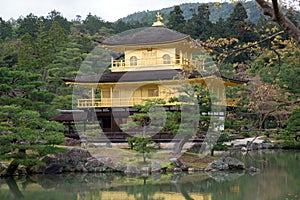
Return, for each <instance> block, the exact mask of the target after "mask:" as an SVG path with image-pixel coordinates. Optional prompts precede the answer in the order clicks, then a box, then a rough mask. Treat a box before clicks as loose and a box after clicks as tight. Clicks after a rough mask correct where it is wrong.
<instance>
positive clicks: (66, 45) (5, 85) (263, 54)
mask: <svg viewBox="0 0 300 200" xmlns="http://www.w3.org/2000/svg"><path fill="white" fill-rule="evenodd" d="M252 7H256V6H255V5H253V2H247V3H246V4H242V3H236V4H222V5H221V7H220V8H217V7H216V8H212V4H200V5H198V4H183V5H181V6H175V7H172V8H166V9H162V10H161V12H162V13H164V15H165V16H164V18H165V19H164V20H165V21H164V22H165V24H166V26H167V27H168V28H170V29H174V30H177V31H180V32H183V33H186V34H189V35H191V36H192V37H193V38H194V39H196V40H197V41H198V42H199V43H200V44H201V45H203V46H204V47H205V48H206V50H207V51H208V52H209V53H210V54H211V56H212V57H213V58H214V60H215V62H216V64H217V66H218V68H219V71H220V72H221V73H222V74H223V75H224V76H227V77H229V78H232V77H239V78H245V79H248V80H250V82H249V84H248V85H247V86H245V87H244V88H235V89H234V90H230V91H227V94H226V95H227V96H228V97H237V98H239V99H240V105H239V107H238V108H236V109H234V110H232V111H230V112H228V117H227V120H226V130H227V131H228V132H241V131H243V130H244V128H245V127H248V129H249V128H252V129H260V130H261V129H270V128H278V132H280V133H282V134H283V136H284V137H288V136H290V135H291V134H294V133H295V130H298V131H299V130H300V128H299V124H298V125H297V123H298V122H297V123H294V122H293V120H294V119H295V118H291V119H290V120H288V119H289V117H290V116H293V115H298V114H299V112H298V111H297V110H295V111H294V112H293V109H294V108H296V107H298V106H299V94H300V83H299V80H300V60H299V57H300V51H299V48H297V46H296V44H295V42H294V41H293V39H292V38H291V37H290V36H289V35H287V34H286V33H284V32H283V31H282V30H281V28H280V27H279V26H278V25H277V24H275V23H273V22H272V21H270V20H269V19H266V18H265V17H263V16H262V15H260V14H258V12H257V11H253V10H251V9H250V8H252ZM191 8H192V9H193V11H192V12H191V11H189V10H190V9H191ZM211 9H213V10H211ZM249 15H250V16H249ZM286 15H287V16H288V17H289V18H290V20H291V21H292V22H294V24H295V25H296V26H297V27H298V28H299V21H298V20H297V18H296V16H297V15H298V16H299V13H297V12H292V11H289V12H288V13H287V14H286ZM0 17H1V16H0ZM220 17H221V18H220ZM249 17H250V20H249ZM153 21H155V16H154V13H152V12H146V13H144V12H141V13H136V14H133V15H131V16H128V17H127V18H124V19H123V20H119V21H117V22H115V23H112V22H106V21H103V20H102V19H101V16H96V15H92V14H90V15H88V16H86V18H85V19H83V20H77V21H68V20H67V19H66V18H64V16H63V13H60V12H58V11H55V10H54V11H51V12H50V13H49V15H47V16H42V17H37V16H35V15H34V13H31V14H28V15H27V16H26V17H23V18H19V19H15V20H9V21H5V20H3V19H2V18H0V48H1V51H0V76H1V80H0V95H1V96H0V106H1V107H0V135H2V136H1V137H0V145H1V146H2V145H4V144H11V146H10V147H6V149H4V150H3V149H2V150H1V152H0V154H3V153H6V152H7V151H8V149H10V148H12V147H13V148H17V147H16V146H14V144H15V142H16V141H18V140H21V139H20V136H19V135H18V134H19V133H24V135H22V139H24V140H25V141H28V140H30V141H32V143H34V142H35V141H36V140H34V139H32V135H39V134H41V133H43V134H45V135H46V136H49V134H51V135H52V136H53V135H54V134H53V133H57V132H59V131H62V129H63V128H62V127H61V126H60V125H57V124H55V122H51V123H50V122H47V120H49V119H50V118H51V117H53V116H55V115H56V114H58V111H57V110H58V109H72V88H71V87H67V86H66V85H65V83H64V82H63V81H62V80H61V77H75V76H76V75H77V73H78V69H79V68H80V66H82V64H84V67H85V69H86V70H87V71H88V73H89V74H97V62H101V61H99V60H97V55H91V54H90V52H91V51H92V49H93V48H94V47H95V46H96V45H97V44H98V43H97V42H95V41H99V40H103V39H105V38H107V37H109V36H112V35H114V34H117V33H120V32H122V31H126V30H129V29H132V28H138V27H144V26H150V25H151V24H152V22H153ZM253 22H256V23H253ZM93 54H96V52H93ZM87 56H89V57H88V59H86V58H87ZM293 123H294V124H295V125H293ZM286 126H289V127H291V126H293V127H291V128H290V129H289V130H293V131H292V132H289V131H288V130H285V129H284V128H285V127H286ZM24 130H26V131H24ZM12 134H15V135H16V137H12V136H11V135H12ZM4 136H5V137H4ZM46 136H45V137H44V136H42V135H41V136H40V137H44V139H43V141H44V143H45V144H48V143H49V144H56V143H59V141H61V139H59V137H58V136H57V137H55V138H56V139H55V138H54V139H53V138H52V139H51V141H50V139H49V140H48V139H46V138H47V137H46ZM49 141H50V142H49ZM26 144H27V143H26ZM23 148H24V149H26V148H27V147H26V146H25V145H24V146H23Z"/></svg>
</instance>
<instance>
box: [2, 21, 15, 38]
mask: <svg viewBox="0 0 300 200" xmlns="http://www.w3.org/2000/svg"><path fill="white" fill-rule="evenodd" d="M12 34H13V29H12V26H11V24H10V23H9V22H6V21H4V20H3V19H2V18H1V17H0V42H1V40H5V39H7V38H11V37H12Z"/></svg>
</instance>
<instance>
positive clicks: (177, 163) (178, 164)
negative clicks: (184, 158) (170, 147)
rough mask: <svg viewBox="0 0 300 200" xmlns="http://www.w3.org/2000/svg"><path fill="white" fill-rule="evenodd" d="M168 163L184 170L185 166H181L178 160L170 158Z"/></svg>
mask: <svg viewBox="0 0 300 200" xmlns="http://www.w3.org/2000/svg"><path fill="white" fill-rule="evenodd" d="M169 161H170V163H171V165H173V166H174V167H177V168H180V169H182V170H186V169H187V166H186V165H185V164H183V163H182V162H181V161H180V160H178V158H170V160H169Z"/></svg>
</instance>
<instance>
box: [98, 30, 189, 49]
mask: <svg viewBox="0 0 300 200" xmlns="http://www.w3.org/2000/svg"><path fill="white" fill-rule="evenodd" d="M188 37H189V36H188V35H186V34H183V33H180V32H177V31H174V30H171V29H168V28H166V27H165V26H152V27H147V28H140V29H134V30H130V31H127V32H125V33H123V34H121V35H117V36H114V37H111V38H108V39H106V40H104V41H102V42H100V43H101V44H103V45H109V46H114V45H149V44H161V43H164V44H165V43H171V42H176V41H180V40H183V39H185V38H188Z"/></svg>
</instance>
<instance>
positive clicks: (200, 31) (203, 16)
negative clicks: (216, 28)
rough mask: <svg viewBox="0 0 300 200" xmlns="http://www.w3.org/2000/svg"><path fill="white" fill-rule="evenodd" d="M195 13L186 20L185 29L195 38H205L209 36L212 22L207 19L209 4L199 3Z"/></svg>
mask: <svg viewBox="0 0 300 200" xmlns="http://www.w3.org/2000/svg"><path fill="white" fill-rule="evenodd" d="M197 11H198V12H197V13H194V14H193V16H192V18H191V19H190V20H188V22H187V25H186V31H189V33H190V35H191V36H192V37H193V38H195V39H200V40H206V39H208V38H209V37H210V32H211V30H210V29H211V26H212V23H211V22H210V21H209V15H210V11H209V6H208V5H207V4H201V5H200V6H198V9H197Z"/></svg>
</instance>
